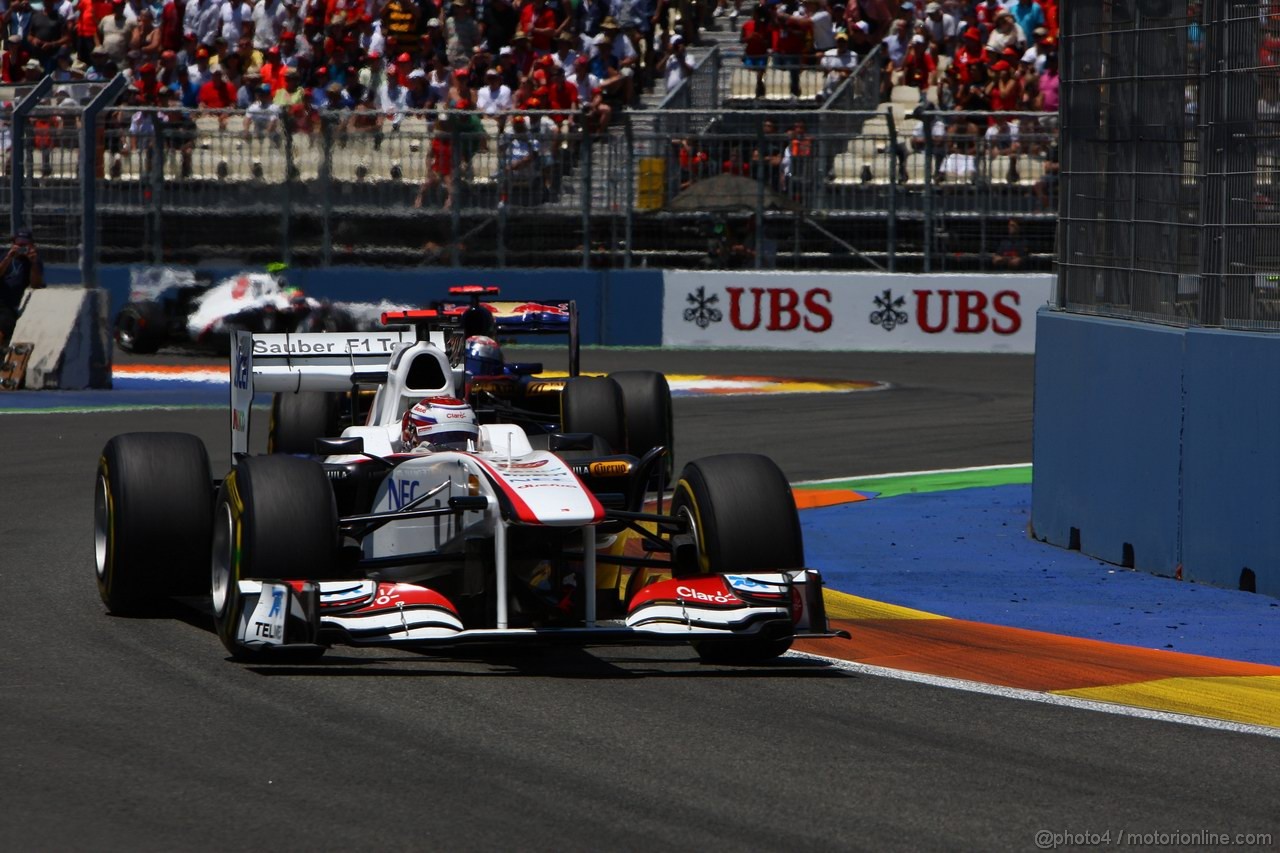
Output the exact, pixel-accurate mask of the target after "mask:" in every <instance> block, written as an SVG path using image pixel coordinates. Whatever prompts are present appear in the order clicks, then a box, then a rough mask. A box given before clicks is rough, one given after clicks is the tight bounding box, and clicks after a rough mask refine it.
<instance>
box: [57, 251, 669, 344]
mask: <svg viewBox="0 0 1280 853" xmlns="http://www.w3.org/2000/svg"><path fill="white" fill-rule="evenodd" d="M208 271H209V272H210V273H212V274H213V275H214V276H215V277H221V276H223V275H232V274H234V273H236V272H239V270H238V269H221V270H219V269H210V270H208ZM98 277H99V281H100V283H101V285H102V286H103V287H104V288H106V289H107V291H108V292H109V293H110V294H111V303H112V308H111V310H112V316H114V315H115V312H117V311H119V310H120V308H121V307H122V306H123V305H124V304H125V302H126V301H127V299H128V296H129V268H128V267H127V266H106V267H102V268H101V269H100V270H99V273H98ZM48 279H49V282H50V283H51V284H71V283H76V282H78V281H79V280H80V275H79V271H78V270H76V269H75V268H73V267H50V269H49V270H48ZM289 280H290V281H291V282H293V283H294V284H296V285H298V286H299V287H301V288H302V289H303V290H305V291H306V292H307V293H308V294H310V295H312V296H315V297H318V298H326V299H333V300H343V301H375V302H376V301H378V300H380V299H390V300H393V301H402V302H405V303H407V304H415V305H417V304H425V303H427V302H430V301H432V300H434V299H442V298H444V297H445V295H446V294H445V289H446V288H447V287H449V286H450V285H455V284H495V285H497V286H499V287H501V288H502V296H503V298H510V299H552V298H555V299H573V300H576V301H577V303H578V311H579V316H580V318H581V333H582V342H583V343H584V344H608V345H611V346H657V345H659V344H661V343H662V273H661V272H659V271H653V270H635V271H610V270H605V271H600V272H594V271H583V270H468V269H456V270H455V269H430V268H423V269H370V268H368V267H332V268H328V269H295V270H291V271H290V273H289Z"/></svg>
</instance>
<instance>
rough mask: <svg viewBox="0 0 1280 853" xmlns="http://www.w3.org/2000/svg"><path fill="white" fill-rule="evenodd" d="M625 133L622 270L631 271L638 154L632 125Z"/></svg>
mask: <svg viewBox="0 0 1280 853" xmlns="http://www.w3.org/2000/svg"><path fill="white" fill-rule="evenodd" d="M623 131H624V133H623V139H624V141H625V144H626V146H627V156H626V158H625V160H626V164H627V166H626V172H627V173H626V187H627V189H626V213H625V214H624V217H625V223H626V225H625V228H624V231H623V236H622V240H623V247H622V268H623V269H631V230H632V227H633V226H634V224H635V223H634V219H633V217H634V212H635V207H636V198H635V183H636V175H635V153H636V146H635V136H634V134H633V133H632V131H631V125H630V123H628V124H626V125H624V126H623Z"/></svg>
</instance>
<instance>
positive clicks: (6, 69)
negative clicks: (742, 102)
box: [0, 0, 1059, 206]
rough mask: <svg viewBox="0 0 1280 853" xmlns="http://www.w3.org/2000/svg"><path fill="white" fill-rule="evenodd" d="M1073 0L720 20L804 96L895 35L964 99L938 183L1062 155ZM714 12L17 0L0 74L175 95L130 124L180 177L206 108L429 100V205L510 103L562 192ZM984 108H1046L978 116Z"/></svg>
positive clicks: (615, 6) (816, 9)
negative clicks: (1060, 53)
mask: <svg viewBox="0 0 1280 853" xmlns="http://www.w3.org/2000/svg"><path fill="white" fill-rule="evenodd" d="M703 2H704V3H705V2H707V0H703ZM709 2H710V3H711V4H713V5H714V3H715V2H716V0H709ZM1058 2H1059V0H1007V2H1004V3H1002V2H1001V0H981V2H974V1H973V0H940V2H928V3H927V4H926V3H923V2H921V3H916V2H913V0H844V2H841V0H764V2H760V3H758V4H756V5H754V6H751V7H750V8H749V9H748V10H746V11H745V12H744V10H743V8H742V3H741V0H719V7H718V8H715V9H714V14H715V15H716V16H720V17H727V18H729V19H730V20H731V21H732V22H733V26H734V27H735V28H736V29H737V31H738V37H739V39H740V42H741V45H742V51H743V63H744V64H745V66H746V67H747V68H749V69H751V70H753V71H754V72H755V73H756V77H757V84H756V85H757V90H756V94H757V95H758V96H759V95H763V94H764V88H765V74H766V72H767V71H768V69H769V68H770V67H771V66H772V67H773V68H775V69H779V70H780V71H781V72H783V73H784V74H785V75H786V77H787V78H789V83H790V89H791V93H792V96H793V97H796V96H798V95H799V93H800V84H799V80H800V77H801V75H802V74H805V73H815V72H816V73H818V74H821V75H822V77H823V81H824V83H823V87H822V92H821V94H820V95H819V97H820V98H824V97H827V96H829V95H830V94H831V93H832V92H833V91H834V90H835V89H836V88H837V87H838V86H839V85H840V83H842V82H843V81H844V80H845V79H846V78H847V77H848V76H849V75H850V74H851V73H852V72H853V70H854V69H855V68H856V67H857V66H858V64H859V62H860V60H861V59H863V58H865V57H867V56H868V55H870V54H871V52H872V51H873V50H875V49H876V47H877V46H883V50H882V51H881V53H880V56H881V59H882V61H883V63H884V67H883V74H882V81H883V91H882V96H883V97H884V98H885V99H888V98H889V97H890V95H891V93H893V90H894V88H895V87H911V88H914V89H916V90H917V91H918V101H919V105H920V107H921V108H922V109H924V110H932V111H938V112H941V113H947V114H951V113H954V114H955V115H954V117H948V118H946V119H944V120H938V121H936V122H928V123H924V124H921V125H919V126H918V127H917V128H916V130H915V134H914V135H913V136H912V138H911V140H910V143H909V144H910V146H911V147H912V148H914V149H915V150H923V149H925V148H926V147H928V148H929V149H930V150H932V151H933V152H934V155H933V156H934V157H936V158H937V159H936V162H933V163H930V164H929V165H930V169H931V171H935V173H936V177H937V179H938V180H959V181H963V180H968V179H970V178H972V177H973V174H974V172H975V170H976V168H977V165H976V164H977V163H978V162H979V161H980V160H981V158H982V156H983V155H991V154H994V155H996V156H1000V157H1004V158H1007V159H1008V162H1009V163H1010V167H1009V174H1008V175H1007V177H1008V179H1009V180H1010V181H1016V180H1017V178H1018V163H1019V157H1020V156H1025V155H1027V154H1028V153H1032V154H1035V155H1036V156H1039V157H1042V158H1048V157H1051V156H1052V155H1053V152H1054V151H1055V150H1056V149H1055V147H1054V146H1053V145H1052V142H1051V138H1050V137H1051V134H1052V131H1053V127H1054V126H1053V122H1052V121H1051V120H1050V118H1049V117H1050V116H1052V115H1054V114H1056V111H1057V107H1058V69H1057V35H1058ZM710 8H711V7H710V6H707V7H705V8H704V7H701V6H700V5H699V3H698V2H697V0H256V2H249V1H248V0H7V3H6V0H0V9H2V11H0V21H2V22H3V26H4V34H5V45H4V53H3V61H2V62H0V77H2V78H3V82H5V83H10V84H14V83H21V82H24V81H29V80H31V79H33V78H39V77H42V76H44V75H46V74H52V75H53V76H54V79H55V81H57V82H59V83H71V82H74V81H77V80H85V81H103V80H107V79H110V78H112V77H113V76H115V75H116V74H117V73H121V72H123V73H124V74H125V75H126V76H127V77H128V78H129V81H130V88H129V90H128V93H127V96H126V103H128V104H130V105H136V106H150V107H155V108H157V110H156V112H152V113H148V112H139V113H137V114H135V115H134V117H133V122H134V124H135V125H137V126H133V127H131V128H130V129H129V132H130V135H131V136H133V137H135V138H138V137H141V136H144V135H145V134H146V133H147V131H148V130H150V128H151V127H152V126H154V123H155V122H161V123H164V124H165V126H166V128H167V129H168V131H169V133H168V136H167V138H168V140H169V141H168V142H167V143H166V144H167V145H169V146H171V147H172V148H175V149H177V150H179V151H180V152H181V156H182V164H183V166H182V168H183V170H184V172H189V170H190V155H191V148H192V142H193V140H194V138H195V133H194V124H193V121H192V115H193V114H195V115H198V114H199V113H200V112H202V111H205V112H208V113H210V114H213V115H218V116H219V121H220V122H221V123H222V126H223V127H224V128H225V127H227V123H228V122H235V125H234V126H233V127H232V130H234V131H236V132H239V133H242V134H243V135H244V136H245V137H246V138H249V139H252V140H256V141H258V142H261V143H264V144H272V145H279V144H280V140H281V138H282V136H283V135H284V132H285V131H288V132H290V133H298V132H302V133H311V132H313V131H315V130H317V129H318V128H320V127H321V126H322V125H323V124H324V123H325V122H328V124H329V127H330V128H331V130H332V131H333V132H334V134H335V135H336V137H337V140H338V143H339V144H345V142H346V140H347V138H348V137H349V136H350V135H351V134H356V133H365V134H368V135H369V136H370V137H371V138H372V140H373V144H374V146H375V147H376V146H380V145H381V144H382V142H383V140H384V139H385V137H386V135H387V134H390V133H395V132H396V131H397V130H398V129H399V128H400V127H401V124H402V122H403V121H404V118H405V116H406V115H409V114H412V113H415V112H421V113H422V114H424V115H425V116H427V117H428V122H429V127H430V132H431V140H430V144H429V145H428V146H427V147H428V150H427V152H426V157H427V172H428V179H427V182H426V183H425V184H424V186H423V192H422V193H420V194H419V197H418V201H419V203H423V202H424V201H425V200H426V199H427V198H428V197H430V196H431V194H432V193H433V192H435V193H436V194H439V193H443V195H444V204H445V205H446V206H447V205H448V204H450V203H451V199H452V196H453V190H454V184H455V179H456V175H455V174H454V172H455V171H456V170H457V168H458V164H459V163H460V162H465V161H466V160H467V159H468V155H469V154H470V153H471V152H470V151H464V152H457V151H454V150H453V147H454V146H455V144H456V143H457V140H458V138H459V130H462V131H466V132H472V131H474V133H475V136H476V137H477V141H475V142H474V143H471V144H472V145H473V146H483V145H486V144H487V142H486V141H485V140H484V139H480V138H479V137H483V136H484V133H483V130H484V128H483V127H482V126H481V124H480V122H479V120H478V116H485V117H488V118H490V119H492V120H493V123H495V124H496V125H497V128H498V132H499V134H500V138H502V139H503V140H505V141H504V143H503V151H502V155H503V164H504V165H503V168H504V169H505V170H506V171H507V173H508V176H509V177H518V178H519V179H520V181H521V182H522V183H528V184H530V185H533V184H537V183H538V182H543V183H545V184H546V185H548V187H549V185H550V182H551V180H552V176H551V174H550V170H549V168H548V164H547V153H548V151H551V150H557V149H558V148H559V144H560V142H561V141H562V139H563V138H564V137H565V136H567V135H569V134H571V133H575V132H579V131H581V132H587V133H590V132H600V131H603V130H605V129H606V128H608V127H609V126H610V124H611V123H614V122H615V121H616V120H617V114H618V112H619V111H620V110H623V109H625V108H628V107H630V106H635V105H637V102H638V99H639V97H640V94H641V93H642V92H643V91H644V90H646V89H648V88H651V87H653V86H655V85H661V86H665V88H667V89H671V88H673V87H674V86H675V85H677V84H678V83H679V82H680V81H681V80H682V79H684V78H686V77H687V76H688V75H689V74H690V73H691V72H692V69H693V64H692V61H691V59H690V57H689V54H688V47H689V45H690V44H692V43H696V42H697V41H698V40H699V38H700V36H701V34H702V31H701V29H700V26H699V24H700V22H705V21H706V20H707V19H708V18H709V17H711V13H710V11H709V10H710ZM740 15H742V21H741V26H740V27H738V26H737V25H738V18H739V16H740ZM233 110H235V111H239V112H238V113H237V114H235V115H234V116H233V115H232V114H231V112H230V111H233ZM986 111H992V112H996V113H999V112H1004V111H1010V112H1022V111H1028V112H1036V113H1040V114H1043V115H1044V116H1045V118H1043V119H1041V120H1039V121H1038V122H1037V121H1035V120H1032V121H1030V122H1029V121H1027V120H1026V119H1021V120H1020V119H1018V118H1013V119H996V118H990V119H974V118H971V117H970V116H968V115H966V114H969V113H975V112H986ZM1031 125H1034V126H1031ZM787 134H788V135H789V137H790V139H789V141H787V143H786V144H785V146H783V148H782V151H781V152H780V153H779V154H778V159H779V162H778V163H777V164H776V172H777V173H778V176H779V177H778V183H777V184H776V186H778V188H780V189H785V187H786V186H787V184H788V183H794V181H793V180H792V178H793V177H794V175H795V173H796V172H797V171H798V169H799V167H798V166H797V165H795V164H798V163H802V162H804V160H805V158H806V157H808V156H809V143H808V141H807V134H806V133H805V131H804V129H803V127H801V128H799V129H797V128H795V127H792V128H790V129H789V130H788V131H787ZM926 137H931V138H928V139H926ZM1032 138H1034V139H1035V140H1036V141H1035V142H1031V141H1030V140H1031V139H1032ZM122 144H127V143H122ZM678 147H679V149H680V153H679V156H680V168H681V178H682V183H684V184H687V183H689V182H690V181H692V180H694V179H696V177H697V176H698V175H699V174H700V173H702V172H705V171H706V170H708V169H713V167H715V168H714V169H713V170H714V171H724V170H729V171H731V172H737V173H740V174H745V173H747V172H751V171H752V170H756V171H758V170H759V168H760V167H759V163H760V158H761V157H762V156H766V155H762V154H761V152H759V151H753V150H751V149H750V148H747V149H746V150H742V149H741V147H739V148H738V149H735V150H732V151H725V152H717V153H716V154H715V155H714V157H713V158H712V159H714V160H716V162H715V163H709V161H708V159H707V157H706V153H705V152H702V153H701V154H700V153H699V152H698V151H696V150H693V149H694V148H696V142H692V141H685V142H682V143H679V145H678ZM907 147H908V146H907V145H904V146H902V148H901V149H900V151H899V152H898V153H899V156H898V161H899V162H898V167H899V168H900V169H902V168H903V163H904V162H905V159H906V154H907V150H906V149H907ZM459 155H462V156H459ZM784 161H785V162H784ZM1039 189H1040V188H1038V190H1039Z"/></svg>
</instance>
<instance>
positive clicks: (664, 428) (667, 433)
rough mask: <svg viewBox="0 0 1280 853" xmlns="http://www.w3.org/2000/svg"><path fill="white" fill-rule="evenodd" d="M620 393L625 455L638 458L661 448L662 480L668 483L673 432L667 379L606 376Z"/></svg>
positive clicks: (652, 374) (631, 373)
mask: <svg viewBox="0 0 1280 853" xmlns="http://www.w3.org/2000/svg"><path fill="white" fill-rule="evenodd" d="M609 378H610V379H612V380H613V381H614V382H616V383H618V388H619V390H621V391H622V411H623V415H624V418H625V421H626V432H627V453H630V454H631V455H632V456H636V457H641V456H644V455H645V454H646V453H648V452H649V451H650V450H652V449H653V448H655V447H659V446H661V447H665V448H666V449H667V455H666V456H665V457H664V458H663V460H662V465H663V472H664V473H663V479H664V481H665V482H668V483H670V482H671V473H672V470H673V468H672V466H673V462H674V454H675V430H674V428H673V427H672V416H671V386H670V385H668V384H667V377H665V376H663V375H662V374H661V373H658V372H657V371H653V370H624V371H621V372H619V373H613V374H610V375H609Z"/></svg>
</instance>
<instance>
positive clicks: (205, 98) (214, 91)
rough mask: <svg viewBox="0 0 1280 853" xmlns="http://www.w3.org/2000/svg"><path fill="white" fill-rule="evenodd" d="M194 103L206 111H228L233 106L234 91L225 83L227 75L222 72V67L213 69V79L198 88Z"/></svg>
mask: <svg viewBox="0 0 1280 853" xmlns="http://www.w3.org/2000/svg"><path fill="white" fill-rule="evenodd" d="M196 101H197V103H199V104H200V107H201V108H202V109H206V110H225V109H230V108H231V107H232V106H233V105H234V104H235V102H236V90H235V89H233V88H232V87H231V84H230V83H228V82H227V75H226V72H225V71H223V70H222V66H217V67H216V68H214V69H213V77H212V78H211V79H210V80H209V82H208V83H205V84H204V85H203V86H201V87H200V93H199V94H198V95H197V96H196ZM224 118H225V117H224Z"/></svg>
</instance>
